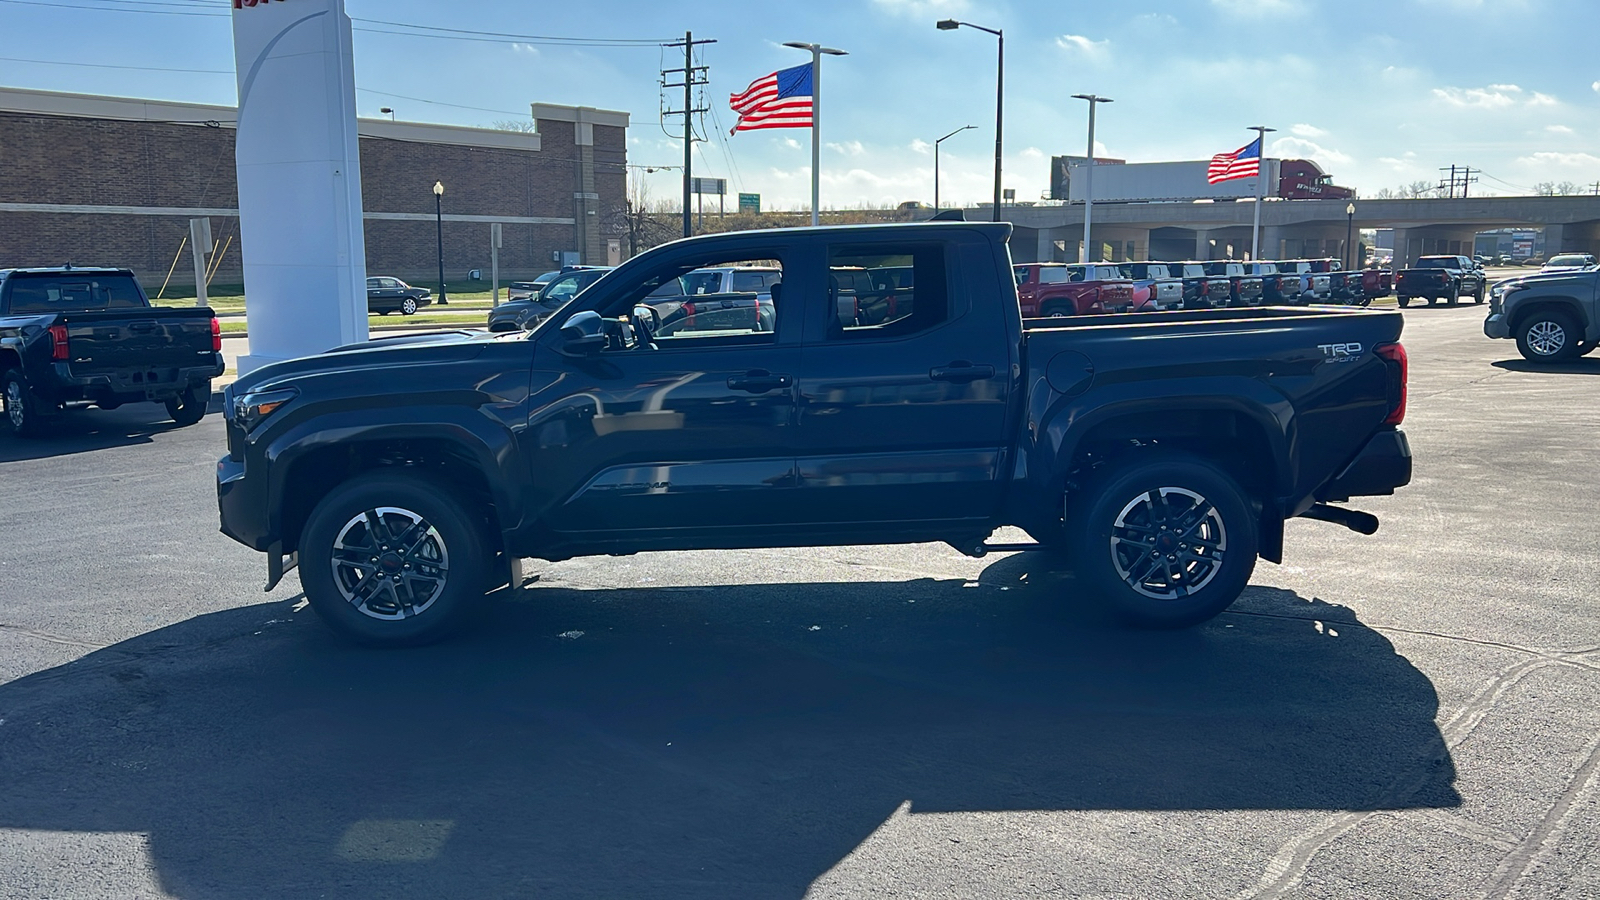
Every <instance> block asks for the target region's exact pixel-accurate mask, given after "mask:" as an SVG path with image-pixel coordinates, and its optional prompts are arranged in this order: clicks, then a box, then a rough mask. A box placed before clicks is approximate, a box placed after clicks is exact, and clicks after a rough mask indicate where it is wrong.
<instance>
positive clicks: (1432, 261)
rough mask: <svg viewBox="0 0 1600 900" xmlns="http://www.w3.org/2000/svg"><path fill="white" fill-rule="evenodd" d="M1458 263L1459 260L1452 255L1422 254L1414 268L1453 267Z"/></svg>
mask: <svg viewBox="0 0 1600 900" xmlns="http://www.w3.org/2000/svg"><path fill="white" fill-rule="evenodd" d="M1458 265H1460V260H1458V259H1456V258H1455V257H1454V256H1424V257H1422V258H1421V259H1419V260H1417V264H1416V266H1415V267H1414V268H1418V269H1454V268H1455V267H1456V266H1458Z"/></svg>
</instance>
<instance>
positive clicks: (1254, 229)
mask: <svg viewBox="0 0 1600 900" xmlns="http://www.w3.org/2000/svg"><path fill="white" fill-rule="evenodd" d="M1250 130H1251V131H1254V132H1255V133H1256V139H1255V141H1254V143H1255V145H1256V164H1257V165H1258V166H1259V169H1258V170H1257V172H1256V210H1255V220H1254V221H1253V222H1252V223H1251V225H1250V261H1251V262H1258V261H1259V260H1260V259H1261V200H1262V198H1263V197H1265V196H1266V195H1267V132H1269V131H1277V130H1278V129H1276V128H1268V127H1267V126H1265V125H1251V126H1250Z"/></svg>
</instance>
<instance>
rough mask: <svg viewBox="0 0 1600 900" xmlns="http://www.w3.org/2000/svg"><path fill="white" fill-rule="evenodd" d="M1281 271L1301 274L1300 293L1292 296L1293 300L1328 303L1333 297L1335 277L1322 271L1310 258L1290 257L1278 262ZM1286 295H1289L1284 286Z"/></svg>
mask: <svg viewBox="0 0 1600 900" xmlns="http://www.w3.org/2000/svg"><path fill="white" fill-rule="evenodd" d="M1277 266H1278V271H1279V272H1280V273H1287V274H1292V275H1298V276H1300V285H1299V287H1298V293H1297V294H1296V295H1295V296H1294V297H1293V298H1291V302H1298V303H1327V302H1329V301H1331V300H1332V299H1333V278H1332V277H1330V276H1329V275H1328V274H1327V273H1326V272H1320V271H1318V270H1317V267H1316V266H1315V265H1314V264H1313V263H1312V261H1311V260H1309V259H1288V260H1281V261H1279V262H1278V263H1277ZM1283 293H1284V296H1286V297H1287V296H1289V291H1288V290H1287V288H1286V286H1283Z"/></svg>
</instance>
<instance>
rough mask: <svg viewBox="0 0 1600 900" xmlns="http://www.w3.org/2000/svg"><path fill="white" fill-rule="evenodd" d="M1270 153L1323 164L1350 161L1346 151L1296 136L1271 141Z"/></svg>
mask: <svg viewBox="0 0 1600 900" xmlns="http://www.w3.org/2000/svg"><path fill="white" fill-rule="evenodd" d="M1270 153H1271V154H1272V155H1273V156H1277V157H1280V158H1292V159H1314V160H1316V161H1317V162H1319V163H1323V164H1324V165H1326V164H1328V163H1347V162H1349V161H1350V155H1349V154H1347V153H1341V152H1340V151H1338V150H1333V149H1330V148H1328V147H1324V146H1322V145H1321V144H1318V143H1316V142H1315V141H1308V140H1306V139H1304V138H1296V137H1285V138H1278V139H1277V140H1275V141H1273V142H1272V147H1271V150H1270Z"/></svg>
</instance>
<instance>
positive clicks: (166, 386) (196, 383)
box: [0, 266, 223, 437]
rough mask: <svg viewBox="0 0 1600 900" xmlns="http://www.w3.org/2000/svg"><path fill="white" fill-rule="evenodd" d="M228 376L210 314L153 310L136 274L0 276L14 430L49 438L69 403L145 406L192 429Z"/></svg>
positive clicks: (1, 364)
mask: <svg viewBox="0 0 1600 900" xmlns="http://www.w3.org/2000/svg"><path fill="white" fill-rule="evenodd" d="M222 372H223V362H222V328H221V326H220V325H219V324H218V322H217V318H216V316H215V315H213V314H212V312H211V310H210V309H209V308H207V307H204V306H185V307H158V306H151V305H150V299H149V298H148V297H147V296H145V293H144V288H142V287H140V285H139V280H138V279H137V278H135V277H134V275H133V272H132V271H130V270H128V269H109V268H105V269H102V268H81V267H78V266H63V267H61V268H47V269H6V270H0V406H4V409H5V413H6V415H5V427H8V428H10V429H11V431H12V432H13V433H14V434H17V435H20V436H22V437H35V436H38V435H40V434H43V433H45V432H46V431H47V430H48V429H49V426H50V424H51V422H52V421H53V420H54V419H55V417H56V415H57V414H58V413H60V412H61V411H62V410H63V409H64V408H66V407H73V406H87V405H89V404H94V405H96V406H98V407H100V408H101V409H116V408H117V407H119V406H121V405H122V404H124V403H135V402H139V401H146V400H148V401H153V402H156V403H161V404H164V405H165V406H166V408H167V415H169V416H171V417H172V420H173V421H174V422H177V423H178V424H179V425H193V424H194V423H196V422H198V421H200V419H201V418H202V417H203V416H205V414H206V407H207V405H208V404H210V402H211V379H213V378H216V377H217V376H219V375H221V374H222Z"/></svg>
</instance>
